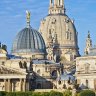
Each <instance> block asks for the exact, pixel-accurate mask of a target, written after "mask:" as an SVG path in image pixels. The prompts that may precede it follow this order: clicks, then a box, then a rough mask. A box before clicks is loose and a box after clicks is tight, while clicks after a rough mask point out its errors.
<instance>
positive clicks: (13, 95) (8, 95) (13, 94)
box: [6, 92, 16, 96]
mask: <svg viewBox="0 0 96 96" xmlns="http://www.w3.org/2000/svg"><path fill="white" fill-rule="evenodd" d="M6 96H16V93H15V92H8V93H7V94H6Z"/></svg>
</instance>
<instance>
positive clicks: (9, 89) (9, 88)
mask: <svg viewBox="0 0 96 96" xmlns="http://www.w3.org/2000/svg"><path fill="white" fill-rule="evenodd" d="M7 91H8V92H10V91H11V84H10V79H8V89H7Z"/></svg>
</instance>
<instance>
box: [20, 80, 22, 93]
mask: <svg viewBox="0 0 96 96" xmlns="http://www.w3.org/2000/svg"><path fill="white" fill-rule="evenodd" d="M20 91H22V79H20Z"/></svg>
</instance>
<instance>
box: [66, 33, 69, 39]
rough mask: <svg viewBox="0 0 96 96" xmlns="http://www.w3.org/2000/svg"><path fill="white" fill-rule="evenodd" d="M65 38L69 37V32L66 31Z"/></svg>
mask: <svg viewBox="0 0 96 96" xmlns="http://www.w3.org/2000/svg"><path fill="white" fill-rule="evenodd" d="M66 39H67V40H68V39H69V32H66Z"/></svg>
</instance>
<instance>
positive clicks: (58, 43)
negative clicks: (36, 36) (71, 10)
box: [39, 0, 79, 58]
mask: <svg viewBox="0 0 96 96" xmlns="http://www.w3.org/2000/svg"><path fill="white" fill-rule="evenodd" d="M57 1H58V2H57ZM39 31H40V32H41V34H42V36H43V38H44V41H45V44H46V47H48V46H49V43H50V42H49V39H48V38H49V37H50V35H51V36H52V38H51V39H53V41H52V42H53V44H52V45H53V46H54V49H53V51H54V52H53V55H56V57H58V56H59V57H65V55H70V54H71V55H72V56H73V57H72V58H75V57H76V56H79V51H78V49H79V48H78V36H77V35H78V34H77V31H76V28H75V26H74V21H73V20H71V19H70V18H69V17H68V16H67V15H66V13H65V8H64V0H50V6H49V14H48V15H47V16H46V17H45V18H44V19H43V20H42V21H41V24H40V28H39ZM69 53H70V54H69ZM67 57H68V56H67ZM69 57H70V58H71V56H69Z"/></svg>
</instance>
